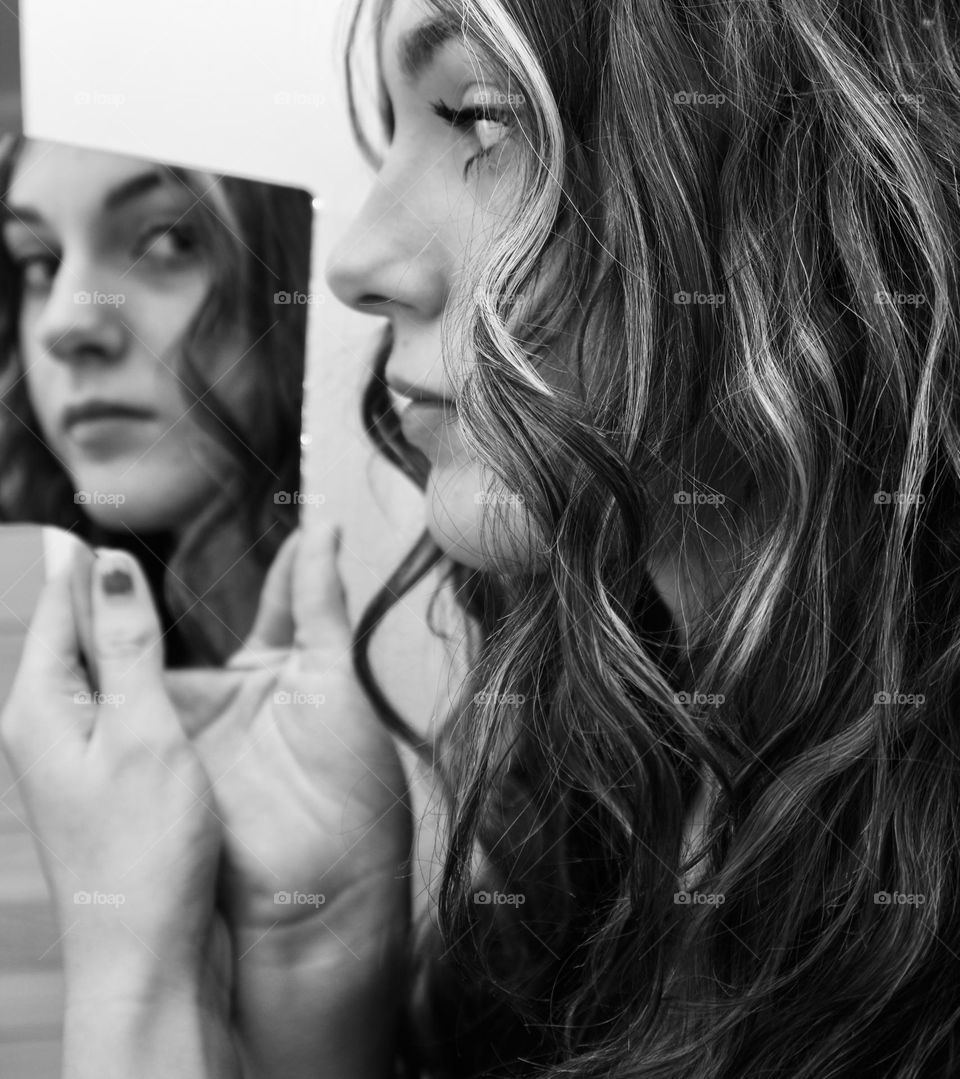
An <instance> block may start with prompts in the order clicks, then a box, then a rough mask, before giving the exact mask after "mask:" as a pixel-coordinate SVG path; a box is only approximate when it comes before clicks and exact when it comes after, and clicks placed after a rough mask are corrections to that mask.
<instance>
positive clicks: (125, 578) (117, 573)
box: [101, 569, 133, 596]
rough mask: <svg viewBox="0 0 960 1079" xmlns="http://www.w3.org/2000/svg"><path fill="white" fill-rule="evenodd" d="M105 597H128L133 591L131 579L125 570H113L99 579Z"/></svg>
mask: <svg viewBox="0 0 960 1079" xmlns="http://www.w3.org/2000/svg"><path fill="white" fill-rule="evenodd" d="M101 587H102V588H103V594H104V595H105V596H128V595H129V594H130V593H131V592H132V591H133V578H132V577H131V576H130V574H129V573H127V571H126V570H125V569H114V570H111V571H110V572H109V573H105V574H104V575H103V577H102V578H101Z"/></svg>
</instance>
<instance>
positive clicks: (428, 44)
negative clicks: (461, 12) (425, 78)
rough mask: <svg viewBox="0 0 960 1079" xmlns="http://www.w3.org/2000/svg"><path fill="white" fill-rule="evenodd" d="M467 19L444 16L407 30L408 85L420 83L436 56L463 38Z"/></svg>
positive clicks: (404, 63) (403, 45)
mask: <svg viewBox="0 0 960 1079" xmlns="http://www.w3.org/2000/svg"><path fill="white" fill-rule="evenodd" d="M463 33H464V31H463V20H462V18H460V17H459V16H455V15H453V14H442V15H438V16H436V17H435V18H432V19H427V20H426V21H425V22H422V23H420V24H419V25H417V26H415V27H414V28H413V29H412V30H409V31H407V33H406V34H404V36H403V37H402V38H401V39H400V45H399V55H400V70H401V72H402V73H403V76H404V78H406V79H407V81H408V82H416V81H417V80H418V79H419V78H420V77H421V76H422V75H423V73H424V71H426V69H427V68H428V67H429V66H430V64H431V63H433V60H434V57H435V56H436V54H437V53H438V52H439V51H440V49H442V48H443V46H444V45H446V44H447V43H448V42H450V41H455V40H458V39H461V38H462V37H463Z"/></svg>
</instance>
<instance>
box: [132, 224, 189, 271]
mask: <svg viewBox="0 0 960 1079" xmlns="http://www.w3.org/2000/svg"><path fill="white" fill-rule="evenodd" d="M195 246H196V244H195V240H194V236H193V233H192V231H191V230H190V229H188V228H184V227H182V226H178V225H158V226H156V227H155V228H152V229H148V230H147V232H145V233H144V235H143V236H142V237H141V240H140V249H141V253H142V254H143V255H145V256H147V257H149V258H154V259H156V260H157V261H158V262H164V263H168V262H181V261H183V260H184V259H186V258H189V257H190V256H191V255H192V254H193V253H194V249H195Z"/></svg>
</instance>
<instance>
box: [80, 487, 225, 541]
mask: <svg viewBox="0 0 960 1079" xmlns="http://www.w3.org/2000/svg"><path fill="white" fill-rule="evenodd" d="M131 480H132V482H131ZM127 481H128V488H127V490H124V489H123V488H122V487H119V486H118V485H114V486H113V487H110V488H107V485H106V484H105V483H103V482H102V481H101V482H100V484H99V486H98V485H97V484H95V483H92V482H91V483H89V484H87V485H86V486H81V485H80V484H79V483H77V484H75V494H74V500H75V502H76V503H77V505H78V507H79V508H80V509H81V510H82V511H83V513H84V515H85V516H86V517H87V518H88V519H89V520H90V521H92V522H93V523H94V524H95V525H98V526H99V527H100V528H105V529H107V530H108V531H111V532H120V533H123V532H135V533H137V534H138V535H150V534H152V533H153V534H155V533H159V532H180V531H182V529H183V528H184V527H185V526H186V525H188V524H189V523H190V521H192V520H195V519H196V518H197V516H198V515H199V514H200V513H201V512H202V511H203V509H204V508H205V507H206V506H207V505H209V503H210V500H211V498H212V497H213V495H214V492H211V491H207V490H204V491H198V492H192V493H193V495H194V497H185V495H188V494H189V493H190V492H187V491H185V490H184V489H183V484H182V481H181V482H179V483H178V484H176V485H175V487H174V489H172V490H164V485H163V484H162V483H160V482H159V481H158V480H157V479H156V478H155V477H154V478H153V479H151V478H150V477H142V478H137V477H127ZM169 486H170V485H169V484H167V487H169ZM144 492H150V493H151V497H150V498H145V497H144Z"/></svg>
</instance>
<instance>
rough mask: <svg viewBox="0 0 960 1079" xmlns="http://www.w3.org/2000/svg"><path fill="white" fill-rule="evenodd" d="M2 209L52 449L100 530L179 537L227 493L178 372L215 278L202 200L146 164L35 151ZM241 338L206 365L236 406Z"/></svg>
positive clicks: (96, 154)
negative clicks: (198, 221) (200, 214)
mask: <svg viewBox="0 0 960 1079" xmlns="http://www.w3.org/2000/svg"><path fill="white" fill-rule="evenodd" d="M6 201H7V203H8V205H9V207H10V210H11V211H12V215H13V216H12V217H11V219H9V220H6V221H5V222H4V226H3V240H4V244H5V247H6V248H7V251H8V252H9V254H10V256H11V258H12V260H13V261H14V263H15V264H17V266H18V268H19V274H20V280H21V284H22V289H21V296H22V300H21V307H20V317H19V353H20V360H21V364H22V367H23V371H24V376H25V378H26V383H27V390H28V394H29V397H30V401H31V404H32V406H33V409H34V411H35V414H36V416H37V418H38V420H39V423H40V428H41V431H42V434H43V437H44V439H45V441H46V443H47V445H48V446H49V448H50V450H51V451H52V452H53V454H54V455H55V456H56V457H57V458H58V459H59V461H60V462H61V464H62V466H63V468H64V470H65V471H66V472H67V473H68V475H69V476H70V477H71V480H72V482H73V485H74V490H75V492H76V495H75V497H76V500H77V502H78V503H79V504H80V505H82V506H83V508H84V511H85V512H86V513H87V514H88V515H89V516H90V517H91V518H92V519H93V520H95V521H96V522H97V523H99V524H101V525H103V526H104V527H107V528H112V529H115V530H121V529H131V530H133V531H135V532H151V531H166V530H174V531H176V530H178V529H179V528H180V527H182V526H183V525H184V524H185V523H186V522H187V521H189V520H190V519H191V517H192V516H193V515H194V514H195V513H196V512H197V511H198V510H199V509H201V508H202V507H203V506H204V505H205V504H206V502H207V501H208V500H209V499H210V498H211V497H212V496H213V494H214V492H215V491H216V489H217V486H218V483H219V482H220V479H219V478H218V474H219V471H220V469H219V466H218V455H217V450H216V444H215V443H214V441H213V440H212V438H210V437H209V436H208V435H206V434H205V432H204V431H203V429H202V428H201V426H200V421H201V417H200V416H199V413H198V410H199V409H202V408H203V407H204V406H203V404H202V402H199V403H196V402H195V403H194V405H193V406H192V407H189V406H188V404H187V398H186V396H185V394H184V392H183V388H182V384H181V381H180V378H179V376H178V371H179V370H180V364H179V361H180V352H181V349H182V347H183V341H184V338H185V335H186V333H187V330H188V328H189V327H190V325H191V323H192V321H193V319H194V318H195V316H196V315H197V314H198V311H199V310H200V308H201V306H202V305H203V303H204V301H205V299H206V298H207V296H208V294H209V291H210V287H211V282H212V275H211V269H210V267H209V265H208V264H207V262H206V261H205V260H204V257H203V252H202V250H201V249H200V247H199V245H198V243H197V240H196V238H195V237H194V236H193V235H192V233H191V231H190V227H189V225H188V224H187V220H188V212H189V211H190V210H191V208H192V207H193V206H194V205H195V204H196V201H197V200H196V197H195V196H194V195H192V194H191V192H190V191H189V189H188V188H186V187H185V186H183V185H181V184H180V183H179V182H178V181H177V180H176V179H175V178H174V177H173V176H172V175H170V174H169V173H167V172H166V170H164V169H162V168H161V167H159V166H155V165H152V164H150V163H149V162H145V161H142V160H139V159H136V158H130V157H123V156H118V155H114V154H109V153H104V152H101V151H91V150H84V149H76V148H72V147H67V146H59V145H53V144H49V143H43V142H32V141H30V142H27V143H26V145H25V146H24V148H23V150H22V152H21V154H20V156H19V159H18V161H17V164H16V168H15V170H14V174H13V178H12V182H11V185H10V189H9V192H8V196H7V200H6ZM245 336H246V335H245V334H244V333H242V332H241V331H240V330H239V328H238V330H237V333H236V337H235V339H232V340H224V341H220V342H219V343H218V346H217V351H216V354H215V355H210V356H205V357H204V372H205V374H206V376H207V377H208V379H209V381H210V383H211V384H212V383H215V382H218V380H219V381H220V387H219V388H220V389H223V388H224V385H225V384H226V386H227V389H228V392H227V395H226V396H227V397H228V398H229V397H231V396H233V394H231V392H230V386H229V383H230V378H231V375H230V373H231V369H232V368H233V367H234V366H235V365H236V364H237V362H238V361H239V359H240V358H241V357H242V356H243V355H244V353H245V352H246V351H247V350H248V342H247V341H246V339H245Z"/></svg>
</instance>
